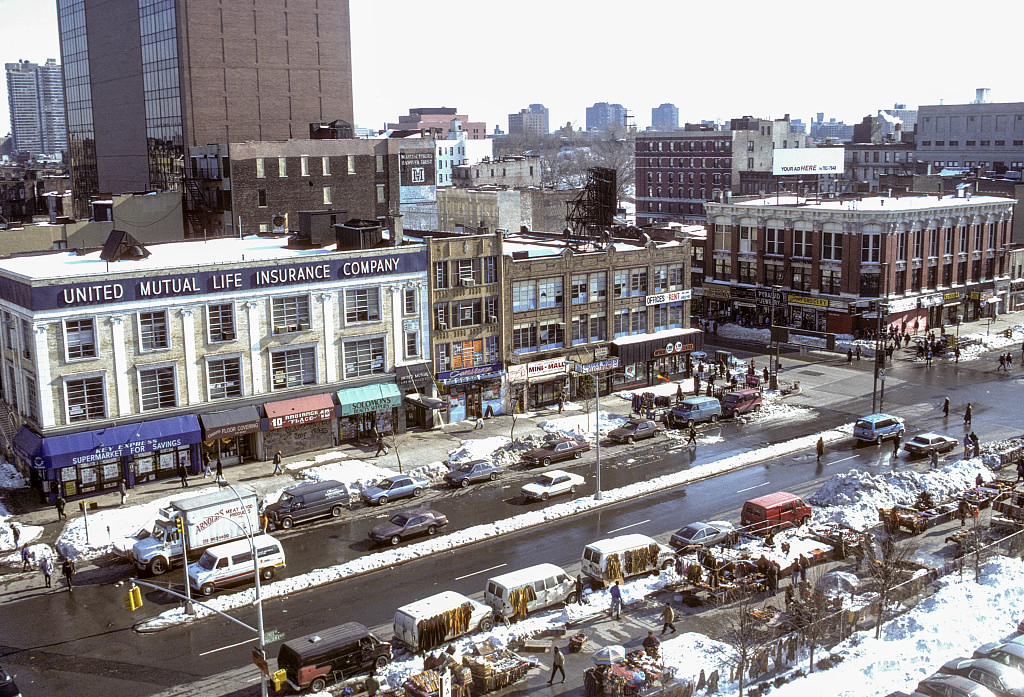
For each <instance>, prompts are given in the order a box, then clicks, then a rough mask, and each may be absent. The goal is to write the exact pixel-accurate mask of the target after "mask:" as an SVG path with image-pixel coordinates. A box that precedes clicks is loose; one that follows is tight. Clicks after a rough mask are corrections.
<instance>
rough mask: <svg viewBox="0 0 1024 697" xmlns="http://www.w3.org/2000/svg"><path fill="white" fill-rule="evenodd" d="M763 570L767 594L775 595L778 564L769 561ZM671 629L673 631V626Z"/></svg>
mask: <svg viewBox="0 0 1024 697" xmlns="http://www.w3.org/2000/svg"><path fill="white" fill-rule="evenodd" d="M765 570H766V571H767V577H768V594H769V595H775V591H776V590H778V588H779V565H778V563H777V562H774V561H769V562H768V566H767V568H766V569H765ZM673 631H675V628H674V627H673Z"/></svg>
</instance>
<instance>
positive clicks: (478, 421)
mask: <svg viewBox="0 0 1024 697" xmlns="http://www.w3.org/2000/svg"><path fill="white" fill-rule="evenodd" d="M483 427H484V417H482V416H478V417H476V426H474V427H473V430H474V431H475V430H477V429H482V428H483Z"/></svg>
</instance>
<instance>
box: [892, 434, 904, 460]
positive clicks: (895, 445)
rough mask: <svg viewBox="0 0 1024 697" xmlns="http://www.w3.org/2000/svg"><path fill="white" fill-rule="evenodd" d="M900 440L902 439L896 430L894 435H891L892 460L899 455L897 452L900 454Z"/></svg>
mask: <svg viewBox="0 0 1024 697" xmlns="http://www.w3.org/2000/svg"><path fill="white" fill-rule="evenodd" d="M902 441H903V439H902V438H901V437H900V434H899V431H897V432H896V435H895V436H893V438H892V459H894V460H895V459H896V458H897V457H899V454H900V443H901V442H902Z"/></svg>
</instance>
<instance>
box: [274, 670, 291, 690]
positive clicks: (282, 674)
mask: <svg viewBox="0 0 1024 697" xmlns="http://www.w3.org/2000/svg"><path fill="white" fill-rule="evenodd" d="M287 675H288V671H286V670H284V669H282V670H277V671H274V672H273V673H271V674H270V680H271V682H273V683H274V692H280V691H281V685H283V684H284V682H285V680H287Z"/></svg>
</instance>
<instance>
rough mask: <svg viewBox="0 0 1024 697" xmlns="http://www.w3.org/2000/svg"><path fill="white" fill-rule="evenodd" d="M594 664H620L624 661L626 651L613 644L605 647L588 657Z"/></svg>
mask: <svg viewBox="0 0 1024 697" xmlns="http://www.w3.org/2000/svg"><path fill="white" fill-rule="evenodd" d="M590 658H591V660H592V661H594V663H595V664H597V665H599V666H608V665H611V664H612V663H621V662H622V661H624V660H625V659H626V649H624V648H623V647H621V646H619V645H617V644H614V645H612V646H605V647H603V648H600V649H598V650H597V651H595V652H594V655H593V656H591V657H590Z"/></svg>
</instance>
